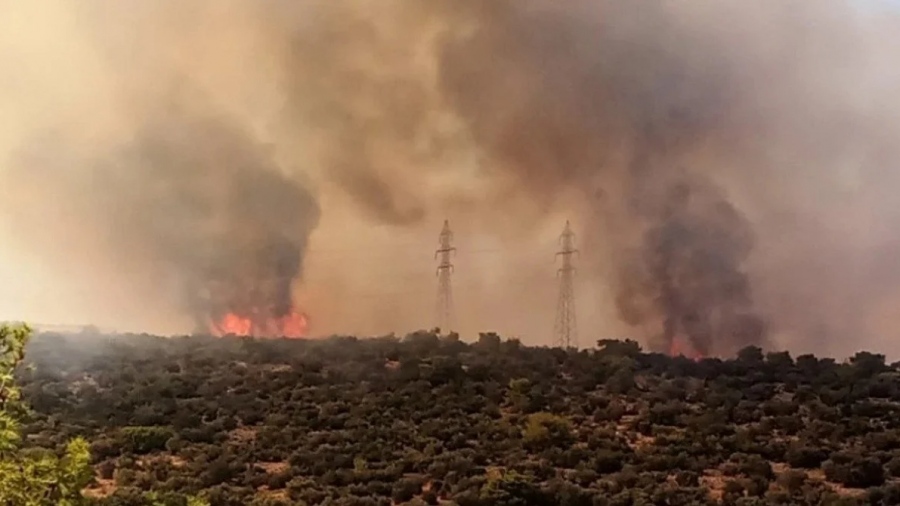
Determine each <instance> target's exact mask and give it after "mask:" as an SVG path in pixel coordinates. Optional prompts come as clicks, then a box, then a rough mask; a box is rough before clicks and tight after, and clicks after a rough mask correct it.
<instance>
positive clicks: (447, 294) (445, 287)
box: [434, 220, 456, 332]
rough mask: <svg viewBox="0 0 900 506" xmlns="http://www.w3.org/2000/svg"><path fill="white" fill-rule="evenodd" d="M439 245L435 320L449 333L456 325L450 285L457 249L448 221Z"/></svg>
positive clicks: (435, 256) (435, 255) (437, 252)
mask: <svg viewBox="0 0 900 506" xmlns="http://www.w3.org/2000/svg"><path fill="white" fill-rule="evenodd" d="M438 244H439V245H440V247H439V248H438V249H437V250H436V251H435V252H434V258H435V259H438V258H440V263H439V264H438V267H437V278H438V293H437V310H436V313H437V314H436V318H435V319H436V320H437V322H438V327H439V328H440V329H441V330H442V331H444V332H449V331H450V330H451V328H452V326H453V325H454V323H455V322H454V320H453V287H452V285H451V283H450V277H451V275H452V274H453V264H452V263H451V262H450V256H451V255H452V254H453V253H454V252H455V251H456V248H454V247H453V232H452V231H451V230H450V222H449V221H448V220H444V228H443V229H442V230H441V235H440V237H439V238H438Z"/></svg>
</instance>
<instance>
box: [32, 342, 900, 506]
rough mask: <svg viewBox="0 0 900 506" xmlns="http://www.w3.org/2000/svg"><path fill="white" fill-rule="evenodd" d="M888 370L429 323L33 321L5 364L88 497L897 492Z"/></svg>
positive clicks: (462, 504)
mask: <svg viewBox="0 0 900 506" xmlns="http://www.w3.org/2000/svg"><path fill="white" fill-rule="evenodd" d="M898 378H900V364H889V363H886V360H885V357H884V356H883V355H878V354H873V353H867V352H860V353H857V354H856V355H855V356H853V357H852V358H850V359H848V360H846V361H843V362H838V361H835V360H833V359H828V358H817V357H815V356H812V355H801V356H796V357H793V356H791V354H789V353H788V352H769V353H766V352H764V351H763V350H761V349H759V348H756V347H748V348H745V349H743V350H742V351H740V352H739V353H738V354H737V356H735V357H733V358H731V359H727V360H722V359H717V358H706V359H702V360H699V361H694V360H690V359H687V358H684V357H669V356H667V355H663V354H657V353H648V352H644V351H643V350H642V349H641V347H640V346H639V345H638V343H636V342H633V341H627V340H626V341H611V340H603V341H599V342H597V343H596V346H593V347H591V348H590V349H582V350H574V349H572V350H563V349H559V348H541V347H529V346H525V345H523V344H522V343H520V342H519V341H517V340H515V339H503V338H501V337H500V336H498V335H496V334H492V333H486V334H481V335H480V336H479V337H478V339H477V340H475V341H474V342H464V341H463V340H461V339H460V338H459V336H457V335H455V334H449V335H444V334H440V333H439V332H438V331H430V332H417V333H413V334H411V335H408V336H405V337H395V336H386V337H380V338H368V339H362V338H354V337H332V338H328V339H321V340H302V339H291V340H289V339H281V340H279V339H265V340H257V339H249V338H237V337H225V338H212V337H196V336H192V337H176V338H161V337H154V336H148V335H116V336H107V335H99V334H94V333H89V332H88V333H84V334H81V335H60V334H39V335H37V336H34V337H33V338H32V339H31V340H30V342H29V343H28V346H27V348H26V350H25V360H24V363H23V364H22V365H21V366H20V367H19V368H18V369H17V373H16V379H17V384H18V385H19V386H20V388H21V398H22V401H23V404H24V405H26V406H27V407H28V409H27V410H23V413H22V415H21V418H22V420H21V426H20V428H21V432H22V445H24V446H25V449H26V450H27V449H32V450H35V451H37V450H38V449H43V451H56V452H58V454H62V452H63V451H64V450H65V448H67V445H69V446H70V445H71V441H73V440H75V441H86V442H87V444H88V445H89V451H90V457H89V458H90V463H89V464H90V466H91V469H92V476H90V477H88V478H87V479H86V480H85V486H84V488H83V490H82V494H83V496H84V498H85V499H84V501H85V504H93V505H102V506H144V505H146V506H154V505H159V504H165V505H169V504H171V505H184V504H188V500H189V498H198V497H202V498H203V501H205V502H206V503H208V504H210V505H211V506H243V505H254V506H262V505H267V506H275V505H310V506H311V505H320V504H321V505H326V504H327V505H348V506H349V505H357V506H377V505H384V506H388V505H438V504H441V505H459V506H482V505H485V506H486V505H509V506H512V505H521V506H532V505H533V506H543V505H547V506H551V505H553V506H555V505H559V506H602V505H631V504H634V505H673V506H674V505H694V504H735V505H762V504H785V505H786V504H809V505H812V504H826V505H829V504H831V505H855V504H883V505H889V504H900V381H898ZM192 504H193V503H192Z"/></svg>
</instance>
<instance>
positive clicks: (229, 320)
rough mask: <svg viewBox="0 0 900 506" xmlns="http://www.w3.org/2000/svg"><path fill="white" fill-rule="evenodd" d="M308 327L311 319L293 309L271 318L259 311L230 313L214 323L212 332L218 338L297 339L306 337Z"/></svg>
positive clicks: (211, 327)
mask: <svg viewBox="0 0 900 506" xmlns="http://www.w3.org/2000/svg"><path fill="white" fill-rule="evenodd" d="M308 327H309V318H308V317H307V316H306V315H305V314H303V313H301V312H299V311H297V310H295V309H292V310H291V311H290V312H288V313H287V314H285V315H284V316H280V317H269V316H268V315H264V313H261V312H259V311H254V312H253V313H252V314H249V315H239V314H237V313H228V314H226V315H225V316H224V317H222V318H221V319H220V320H219V321H218V322H213V323H212V324H211V325H210V331H211V333H212V334H213V335H215V336H218V337H222V336H227V335H236V336H248V337H271V338H279V337H287V338H294V339H296V338H300V337H304V336H306V333H307V329H308Z"/></svg>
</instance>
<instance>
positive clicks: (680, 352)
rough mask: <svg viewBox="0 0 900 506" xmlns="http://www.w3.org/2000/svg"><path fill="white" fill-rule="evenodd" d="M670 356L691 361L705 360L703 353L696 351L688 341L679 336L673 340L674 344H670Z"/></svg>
mask: <svg viewBox="0 0 900 506" xmlns="http://www.w3.org/2000/svg"><path fill="white" fill-rule="evenodd" d="M669 355H670V356H673V357H679V356H681V357H685V358H689V359H691V360H703V358H704V356H703V353H701V352H699V351H697V350H696V349H694V347H693V346H691V343H690V342H688V340H687V339H683V338H681V337H677V336H676V337H674V338H672V342H671V343H669Z"/></svg>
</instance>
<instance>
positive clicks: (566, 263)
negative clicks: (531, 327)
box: [554, 221, 578, 348]
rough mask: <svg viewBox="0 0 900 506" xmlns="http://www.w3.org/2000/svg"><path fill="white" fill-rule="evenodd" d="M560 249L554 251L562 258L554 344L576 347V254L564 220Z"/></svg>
mask: <svg viewBox="0 0 900 506" xmlns="http://www.w3.org/2000/svg"><path fill="white" fill-rule="evenodd" d="M559 242H560V244H561V246H562V250H560V251H558V252H557V253H556V256H557V258H562V267H560V268H559V270H558V271H557V276H558V277H559V299H558V300H557V303H556V324H555V326H554V335H555V341H554V344H555V345H556V346H559V347H560V348H577V347H578V325H577V320H576V318H575V267H574V266H573V265H572V256H573V255H576V254H578V250H577V249H575V233H574V232H572V227H571V226H570V225H569V222H568V221H566V228H565V229H564V230H563V233H562V235H560V236H559Z"/></svg>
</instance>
